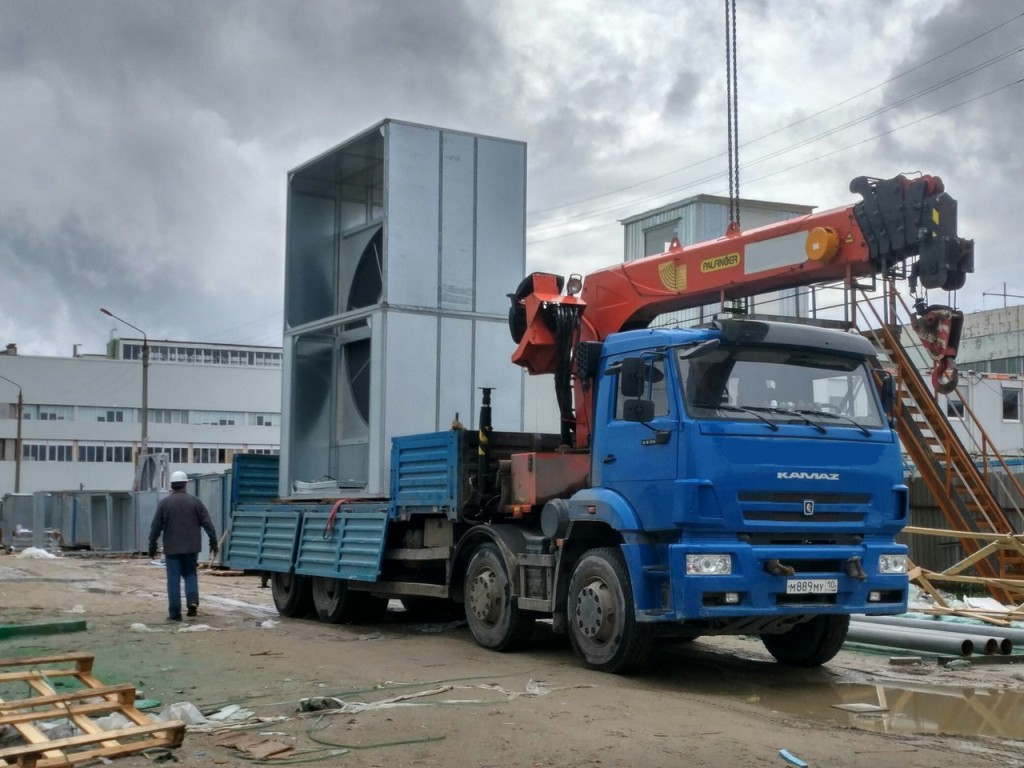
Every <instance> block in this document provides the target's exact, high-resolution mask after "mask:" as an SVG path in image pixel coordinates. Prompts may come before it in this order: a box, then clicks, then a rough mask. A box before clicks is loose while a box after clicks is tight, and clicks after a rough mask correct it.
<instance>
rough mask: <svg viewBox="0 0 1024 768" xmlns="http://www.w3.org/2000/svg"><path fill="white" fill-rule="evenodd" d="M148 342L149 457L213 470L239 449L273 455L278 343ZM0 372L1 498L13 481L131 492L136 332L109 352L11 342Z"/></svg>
mask: <svg viewBox="0 0 1024 768" xmlns="http://www.w3.org/2000/svg"><path fill="white" fill-rule="evenodd" d="M149 347H150V366H149V375H148V397H147V406H148V408H147V410H148V414H149V418H148V444H149V452H150V453H164V454H167V456H168V457H169V460H170V470H171V471H174V470H178V469H180V470H182V471H184V472H187V473H207V472H214V471H220V470H223V469H226V468H227V467H229V466H230V464H231V460H232V457H233V456H234V454H235V453H236V452H240V451H245V452H250V453H277V452H278V450H279V447H280V424H281V421H280V419H281V348H280V347H258V346H245V345H228V344H203V343H196V342H179V341H161V340H154V339H150V340H149ZM0 377H2V378H0V498H2V497H3V496H4V495H5V494H7V493H13V492H14V491H15V486H16V484H17V485H18V486H19V487H18V490H19V491H20V492H21V493H33V492H35V491H43V490H47V491H48V490H79V489H85V490H89V489H108V490H119V489H124V490H128V489H130V488H131V487H132V484H133V482H134V480H135V467H136V459H137V457H138V455H139V451H140V447H141V440H142V378H143V366H142V340H141V339H131V338H118V339H113V340H112V341H111V342H110V344H109V345H108V354H107V355H105V356H104V355H76V356H74V357H66V358H65V357H34V356H28V355H19V354H18V353H17V348H16V347H15V346H14V345H13V344H12V345H8V346H7V348H6V350H0ZM12 382H13V383H12ZM19 388H20V390H21V393H22V398H23V403H24V405H23V408H22V415H21V431H22V449H21V461H20V462H18V461H17V450H16V445H17V437H18V391H19ZM19 463H20V471H19ZM19 475H20V478H19V477H18V476H19ZM19 479H20V483H17V482H16V480H19Z"/></svg>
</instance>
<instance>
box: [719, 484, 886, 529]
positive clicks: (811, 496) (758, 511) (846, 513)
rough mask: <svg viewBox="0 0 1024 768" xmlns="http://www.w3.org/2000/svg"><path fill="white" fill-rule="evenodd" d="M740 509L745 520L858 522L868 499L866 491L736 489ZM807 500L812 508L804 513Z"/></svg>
mask: <svg viewBox="0 0 1024 768" xmlns="http://www.w3.org/2000/svg"><path fill="white" fill-rule="evenodd" d="M738 501H739V506H740V513H741V514H742V515H743V520H744V521H746V522H749V523H800V524H803V525H824V524H827V523H833V524H835V523H862V522H863V521H864V518H865V516H866V515H867V510H868V506H869V505H870V503H871V494H869V493H822V492H821V491H811V492H807V493H800V492H799V491H797V492H793V491H784V492H783V491H740V493H739V494H738ZM808 502H811V503H812V504H813V511H812V512H811V514H807V512H806V507H807V505H808Z"/></svg>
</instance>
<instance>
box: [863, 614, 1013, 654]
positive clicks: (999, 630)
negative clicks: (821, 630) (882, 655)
mask: <svg viewBox="0 0 1024 768" xmlns="http://www.w3.org/2000/svg"><path fill="white" fill-rule="evenodd" d="M853 620H854V621H857V622H861V623H863V624H881V625H885V626H890V627H906V628H908V629H909V628H914V629H928V630H934V631H936V632H955V633H956V634H959V635H974V636H977V637H991V638H993V639H994V640H995V641H996V643H998V645H999V653H1001V654H1003V655H1004V656H1009V655H1010V654H1011V653H1013V646H1014V644H1015V643H1024V630H1021V629H1012V628H1009V627H990V626H986V625H983V624H956V623H954V622H951V621H937V620H932V619H907V618H902V617H900V616H857V617H856V618H855V619H853Z"/></svg>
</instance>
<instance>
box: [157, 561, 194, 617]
mask: <svg viewBox="0 0 1024 768" xmlns="http://www.w3.org/2000/svg"><path fill="white" fill-rule="evenodd" d="M164 560H166V561H167V615H168V617H169V618H172V619H180V618H181V579H184V580H185V604H186V605H199V576H198V575H197V574H196V564H197V563H198V562H199V553H198V552H189V553H188V554H186V555H165V556H164Z"/></svg>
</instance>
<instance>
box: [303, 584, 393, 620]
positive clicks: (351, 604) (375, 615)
mask: <svg viewBox="0 0 1024 768" xmlns="http://www.w3.org/2000/svg"><path fill="white" fill-rule="evenodd" d="M310 593H311V594H312V597H313V608H314V609H315V610H316V615H317V618H318V619H320V621H323V622H327V623H328V624H348V623H351V622H367V623H370V622H374V621H377V620H379V619H380V618H381V617H382V616H383V615H384V612H385V611H386V610H387V607H388V603H387V600H384V599H383V598H379V597H374V596H373V595H371V594H370V593H369V592H357V591H354V590H351V589H349V588H348V582H347V581H345V580H344V579H332V578H324V577H320V576H313V577H312V578H310Z"/></svg>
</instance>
